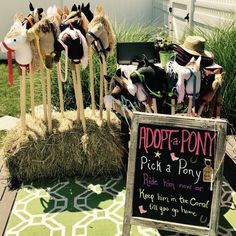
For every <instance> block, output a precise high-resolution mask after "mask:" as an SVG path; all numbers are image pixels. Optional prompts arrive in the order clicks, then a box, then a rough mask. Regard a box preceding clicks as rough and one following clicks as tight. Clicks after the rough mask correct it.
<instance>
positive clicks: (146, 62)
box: [143, 56, 150, 66]
mask: <svg viewBox="0 0 236 236" xmlns="http://www.w3.org/2000/svg"><path fill="white" fill-rule="evenodd" d="M143 60H144V62H145V65H146V66H149V65H150V62H149V60H148V59H147V57H146V56H144V58H143Z"/></svg>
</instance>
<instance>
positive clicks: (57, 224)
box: [5, 177, 236, 236]
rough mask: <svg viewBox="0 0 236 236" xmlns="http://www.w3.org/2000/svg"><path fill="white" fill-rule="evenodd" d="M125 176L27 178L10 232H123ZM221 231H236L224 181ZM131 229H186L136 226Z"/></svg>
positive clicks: (23, 235) (111, 235)
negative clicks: (41, 179)
mask: <svg viewBox="0 0 236 236" xmlns="http://www.w3.org/2000/svg"><path fill="white" fill-rule="evenodd" d="M125 184H126V183H125V180H124V178H123V177H118V178H113V179H110V180H102V179H97V180H94V179H93V180H88V179H87V180H80V179H76V178H73V179H68V180H60V181H58V180H57V181H51V182H47V183H45V182H44V183H43V182H34V183H28V184H27V183H25V184H22V186H21V188H20V190H19V191H18V194H17V198H16V201H15V204H14V207H13V210H12V213H11V216H10V219H9V222H8V225H7V229H6V232H5V235H6V236H13V235H14V236H100V235H101V236H120V235H122V227H123V214H124V203H125ZM222 187H223V191H222V197H221V212H220V221H219V223H220V226H219V233H218V235H220V236H227V235H228V236H236V193H235V192H234V191H233V190H232V188H231V187H230V186H229V184H228V183H227V182H223V186H222ZM130 235H132V236H133V235H135V236H136V235H137V236H138V235H140V236H152V235H156V236H157V235H166V236H172V235H173V236H174V235H183V234H178V233H171V232H166V231H158V230H155V229H151V228H143V227H141V226H132V227H131V234H130Z"/></svg>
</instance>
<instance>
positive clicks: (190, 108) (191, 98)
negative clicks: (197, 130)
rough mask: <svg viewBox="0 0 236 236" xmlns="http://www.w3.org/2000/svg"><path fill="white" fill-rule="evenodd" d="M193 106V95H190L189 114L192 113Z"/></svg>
mask: <svg viewBox="0 0 236 236" xmlns="http://www.w3.org/2000/svg"><path fill="white" fill-rule="evenodd" d="M192 107H193V97H188V113H187V114H188V116H191V114H192Z"/></svg>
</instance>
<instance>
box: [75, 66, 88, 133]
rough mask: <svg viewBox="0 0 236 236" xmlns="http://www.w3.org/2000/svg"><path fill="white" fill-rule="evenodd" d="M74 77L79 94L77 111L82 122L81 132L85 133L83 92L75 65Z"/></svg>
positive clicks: (78, 68) (78, 67)
mask: <svg viewBox="0 0 236 236" xmlns="http://www.w3.org/2000/svg"><path fill="white" fill-rule="evenodd" d="M75 70H76V77H77V92H78V94H79V109H80V119H81V121H82V126H83V131H84V133H86V121H85V116H84V101H83V92H82V85H81V77H80V65H79V64H76V65H75Z"/></svg>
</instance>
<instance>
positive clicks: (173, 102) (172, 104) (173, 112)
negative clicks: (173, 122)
mask: <svg viewBox="0 0 236 236" xmlns="http://www.w3.org/2000/svg"><path fill="white" fill-rule="evenodd" d="M174 114H175V99H174V98H172V99H171V115H174Z"/></svg>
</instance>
